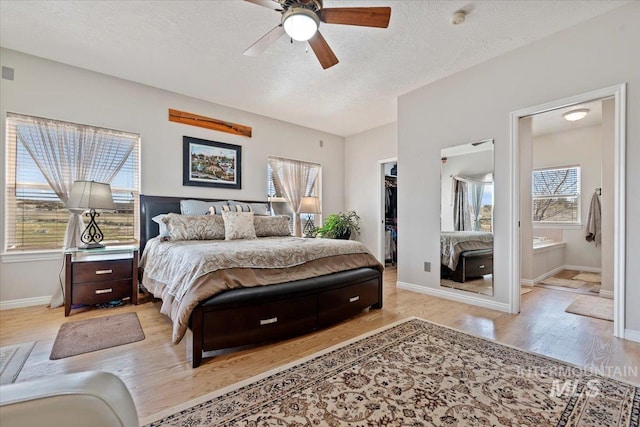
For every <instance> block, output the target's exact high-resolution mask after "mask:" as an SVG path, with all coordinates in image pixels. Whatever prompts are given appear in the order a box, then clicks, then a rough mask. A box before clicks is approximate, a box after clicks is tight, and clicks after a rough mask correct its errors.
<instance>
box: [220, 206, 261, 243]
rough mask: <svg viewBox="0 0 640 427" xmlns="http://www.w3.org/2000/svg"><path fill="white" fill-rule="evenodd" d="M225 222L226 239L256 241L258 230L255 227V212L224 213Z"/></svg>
mask: <svg viewBox="0 0 640 427" xmlns="http://www.w3.org/2000/svg"><path fill="white" fill-rule="evenodd" d="M222 219H223V220H224V239H225V240H236V239H255V238H256V229H255V227H254V226H253V212H233V211H230V212H227V211H224V212H222Z"/></svg>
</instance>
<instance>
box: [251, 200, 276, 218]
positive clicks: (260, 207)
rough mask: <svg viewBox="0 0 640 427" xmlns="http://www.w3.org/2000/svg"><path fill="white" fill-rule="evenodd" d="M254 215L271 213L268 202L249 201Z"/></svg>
mask: <svg viewBox="0 0 640 427" xmlns="http://www.w3.org/2000/svg"><path fill="white" fill-rule="evenodd" d="M249 206H250V207H251V212H253V214H254V215H271V212H269V204H268V203H249Z"/></svg>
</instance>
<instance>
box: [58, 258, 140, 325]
mask: <svg viewBox="0 0 640 427" xmlns="http://www.w3.org/2000/svg"><path fill="white" fill-rule="evenodd" d="M124 299H129V300H130V301H131V302H132V303H133V304H138V247H137V246H107V247H105V248H103V249H69V250H66V251H65V285H64V315H65V316H68V315H69V313H70V312H71V305H72V304H85V305H93V304H103V303H107V302H109V301H114V300H124Z"/></svg>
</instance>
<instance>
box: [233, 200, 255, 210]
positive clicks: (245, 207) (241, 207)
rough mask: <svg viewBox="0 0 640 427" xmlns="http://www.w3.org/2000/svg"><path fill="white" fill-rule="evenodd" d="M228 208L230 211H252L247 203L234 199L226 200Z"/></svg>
mask: <svg viewBox="0 0 640 427" xmlns="http://www.w3.org/2000/svg"><path fill="white" fill-rule="evenodd" d="M227 205H228V206H229V210H230V211H232V212H252V210H251V206H250V205H249V203H243V202H236V201H235V200H227Z"/></svg>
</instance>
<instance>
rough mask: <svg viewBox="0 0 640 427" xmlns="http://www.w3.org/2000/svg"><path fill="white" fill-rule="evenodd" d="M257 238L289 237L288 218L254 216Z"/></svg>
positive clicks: (282, 216) (283, 216) (281, 216)
mask: <svg viewBox="0 0 640 427" xmlns="http://www.w3.org/2000/svg"><path fill="white" fill-rule="evenodd" d="M253 225H254V227H255V229H256V236H257V237H272V236H291V230H290V229H289V217H288V216H286V215H276V216H254V217H253Z"/></svg>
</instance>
